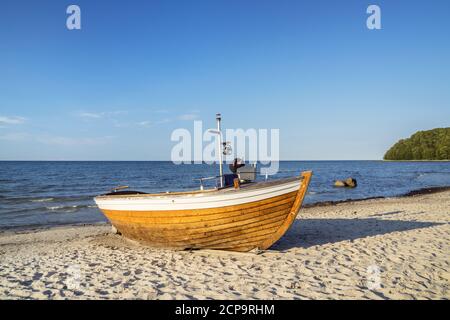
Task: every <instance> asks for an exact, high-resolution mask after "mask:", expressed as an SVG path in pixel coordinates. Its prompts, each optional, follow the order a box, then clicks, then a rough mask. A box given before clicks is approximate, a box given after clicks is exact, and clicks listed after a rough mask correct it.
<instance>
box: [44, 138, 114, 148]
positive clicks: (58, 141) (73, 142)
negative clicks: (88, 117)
mask: <svg viewBox="0 0 450 320" xmlns="http://www.w3.org/2000/svg"><path fill="white" fill-rule="evenodd" d="M113 138H114V137H112V136H106V137H95V138H72V137H63V136H41V137H38V138H36V141H38V142H40V143H44V144H50V145H58V146H94V145H101V144H105V143H109V142H110V141H111V140H112V139H113Z"/></svg>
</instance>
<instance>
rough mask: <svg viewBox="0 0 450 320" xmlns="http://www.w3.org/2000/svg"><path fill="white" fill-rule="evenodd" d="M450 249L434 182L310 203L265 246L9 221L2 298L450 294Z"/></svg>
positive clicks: (443, 200)
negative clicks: (403, 191)
mask: <svg viewBox="0 0 450 320" xmlns="http://www.w3.org/2000/svg"><path fill="white" fill-rule="evenodd" d="M448 252H450V190H446V191H443V190H436V189H433V190H431V191H430V192H425V193H422V194H420V195H413V196H408V197H396V198H382V199H369V200H364V201H354V202H346V203H339V204H335V205H327V206H321V207H318V206H316V207H309V208H303V209H302V210H301V212H300V214H299V216H298V217H297V219H296V220H295V221H294V223H293V224H292V226H291V228H290V229H289V230H288V232H287V233H286V234H285V235H284V236H283V237H282V238H281V239H280V240H279V241H278V242H276V243H275V245H273V246H272V247H271V248H270V249H269V250H265V251H262V252H259V253H254V252H248V253H236V252H227V251H219V250H193V251H174V250H169V249H155V248H151V247H148V246H145V245H142V244H139V243H137V242H134V241H131V240H128V239H126V238H123V237H122V236H119V235H116V234H113V233H112V232H111V227H110V226H109V225H108V224H97V225H84V226H83V225H78V226H72V227H70V226H60V227H58V228H47V229H44V230H43V229H41V230H34V231H30V230H28V231H23V232H20V233H19V232H14V231H12V232H11V231H10V232H4V233H0V255H1V257H2V259H1V261H2V262H1V265H0V299H45V300H46V299H163V300H165V299H189V300H192V299H450V261H449V256H448ZM374 272H375V273H374Z"/></svg>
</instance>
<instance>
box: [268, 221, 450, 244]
mask: <svg viewBox="0 0 450 320" xmlns="http://www.w3.org/2000/svg"><path fill="white" fill-rule="evenodd" d="M441 224H443V223H436V222H419V221H402V220H381V219H376V218H365V219H297V220H295V222H294V223H293V224H292V226H291V228H290V230H289V231H288V232H287V233H286V234H285V235H284V236H283V237H282V238H281V239H280V240H279V241H278V242H277V243H275V244H274V245H273V246H272V248H271V249H272V250H279V251H284V250H288V249H292V248H296V247H297V248H309V247H312V246H318V245H324V244H332V243H336V242H340V241H352V240H356V239H361V238H366V237H373V236H378V235H383V234H388V233H392V232H402V231H409V230H414V229H422V228H429V227H433V226H437V225H441Z"/></svg>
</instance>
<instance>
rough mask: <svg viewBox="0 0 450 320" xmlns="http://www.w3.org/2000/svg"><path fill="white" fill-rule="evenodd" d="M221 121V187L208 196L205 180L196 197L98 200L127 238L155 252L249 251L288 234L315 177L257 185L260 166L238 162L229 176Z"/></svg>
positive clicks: (120, 195) (127, 195)
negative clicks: (225, 170) (160, 249)
mask: <svg viewBox="0 0 450 320" xmlns="http://www.w3.org/2000/svg"><path fill="white" fill-rule="evenodd" d="M216 120H217V130H214V132H215V133H217V134H218V135H219V139H218V145H217V147H218V150H220V151H221V152H218V154H219V168H220V173H219V176H218V177H213V178H219V179H220V184H219V185H218V187H216V188H213V189H208V190H204V188H203V183H202V181H203V180H202V179H200V185H201V187H200V190H197V191H189V192H166V193H157V194H147V193H143V192H135V191H118V189H115V190H114V191H113V192H111V193H108V194H105V195H101V196H98V197H96V198H95V199H94V200H95V202H96V203H97V205H98V207H99V208H100V210H101V211H102V212H103V213H104V214H105V216H106V217H107V218H108V219H109V221H110V222H111V223H112V225H113V226H114V227H115V228H116V229H117V230H118V231H119V232H120V233H121V234H122V235H123V236H125V237H127V238H130V239H133V240H138V241H141V242H145V243H148V244H150V245H151V246H154V247H165V248H174V249H201V248H208V249H220V250H232V251H250V250H252V249H263V250H264V249H267V248H269V247H270V246H272V245H273V244H274V243H275V242H276V241H277V240H278V239H280V238H281V237H282V236H283V234H284V233H285V232H286V231H287V230H288V228H289V227H290V226H291V224H292V222H293V221H294V220H295V217H296V216H297V213H298V211H299V210H300V207H301V205H302V202H303V199H304V197H305V194H306V191H307V189H308V185H309V181H310V179H311V175H312V172H311V171H305V172H303V173H302V174H301V175H300V177H294V178H287V179H279V180H272V181H263V182H252V180H255V177H256V166H246V165H245V163H239V164H238V162H237V160H238V159H235V161H234V162H233V164H230V170H231V171H232V172H233V174H232V175H230V174H225V175H224V174H223V168H222V155H223V154H225V155H226V154H227V152H226V151H227V149H228V148H229V147H228V146H227V143H222V133H221V129H220V121H221V116H220V114H217V115H216ZM239 170H240V171H239ZM227 178H232V180H231V183H230V181H228V182H227V180H230V179H227ZM266 178H267V176H266ZM241 182H242V185H241Z"/></svg>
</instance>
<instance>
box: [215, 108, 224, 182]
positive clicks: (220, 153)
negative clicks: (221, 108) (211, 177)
mask: <svg viewBox="0 0 450 320" xmlns="http://www.w3.org/2000/svg"><path fill="white" fill-rule="evenodd" d="M216 120H217V131H218V134H219V139H217V141H218V142H217V144H218V146H217V151H218V152H219V176H220V177H219V179H220V187H221V188H223V167H222V131H220V121H221V120H222V116H221V115H220V113H216Z"/></svg>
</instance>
